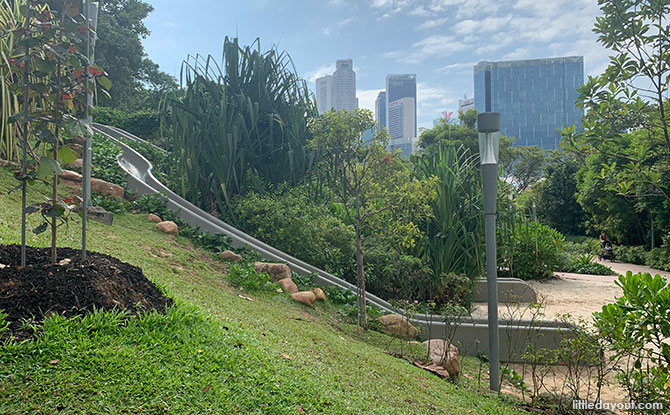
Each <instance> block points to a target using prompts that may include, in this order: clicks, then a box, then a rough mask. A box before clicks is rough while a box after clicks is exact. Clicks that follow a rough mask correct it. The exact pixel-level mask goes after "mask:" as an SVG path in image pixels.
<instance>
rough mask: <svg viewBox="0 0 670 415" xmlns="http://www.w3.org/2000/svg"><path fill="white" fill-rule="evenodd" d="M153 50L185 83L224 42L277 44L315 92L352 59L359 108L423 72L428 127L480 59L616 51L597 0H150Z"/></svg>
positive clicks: (452, 105) (591, 67) (451, 104)
mask: <svg viewBox="0 0 670 415" xmlns="http://www.w3.org/2000/svg"><path fill="white" fill-rule="evenodd" d="M145 1H148V3H150V4H151V5H152V6H153V7H154V11H153V12H152V13H151V14H150V15H149V16H148V17H147V19H146V20H145V23H146V25H147V27H148V28H149V30H150V31H151V34H150V35H149V36H148V37H147V38H146V39H145V40H144V47H145V51H146V53H147V55H148V57H149V58H150V59H152V60H153V61H154V62H156V63H157V64H158V65H159V66H160V68H161V69H162V70H163V71H165V72H167V73H169V74H171V75H174V76H175V77H177V78H179V72H180V68H181V63H182V61H183V60H184V59H186V57H187V56H188V55H189V54H190V55H195V54H201V55H212V56H214V57H215V58H217V60H220V57H221V52H222V49H223V40H224V38H225V36H230V37H234V36H238V37H239V39H240V43H241V44H243V45H247V44H250V43H252V42H253V41H254V40H255V39H256V38H260V40H261V47H262V48H263V49H264V50H265V49H269V48H271V47H272V46H276V47H277V48H278V49H279V50H282V51H286V52H288V54H289V55H290V56H291V58H292V59H293V62H294V64H295V68H296V71H297V72H298V74H299V75H300V76H301V77H302V78H304V79H306V80H307V81H308V85H309V86H310V89H311V90H312V91H313V90H314V81H315V80H316V78H318V77H320V76H323V75H328V74H331V73H332V72H333V71H334V70H335V61H336V60H337V59H353V63H354V71H355V72H356V89H357V92H356V95H357V97H358V99H359V107H361V108H367V109H370V110H372V111H373V112H374V101H375V98H376V97H377V94H378V93H379V91H381V90H383V89H384V87H385V78H386V75H387V74H389V73H413V74H416V76H417V106H418V107H417V113H418V114H417V117H418V120H417V123H418V126H419V127H420V128H421V127H424V128H430V127H432V125H433V120H435V119H437V118H439V117H440V114H441V112H442V111H457V110H458V100H459V99H462V98H463V97H464V96H466V95H467V96H468V97H472V96H473V95H474V85H473V66H474V65H475V64H476V63H477V62H480V61H482V60H488V61H499V60H516V59H538V58H548V57H557V56H583V57H584V72H585V76H588V75H598V74H600V73H602V72H603V71H604V69H605V68H606V66H607V62H608V51H607V50H605V49H604V48H603V47H601V46H600V45H599V44H598V43H597V35H596V34H594V33H593V32H592V28H593V24H594V22H595V18H596V16H597V15H599V13H600V10H599V8H598V4H597V0H545V1H542V0H275V1H270V0H237V1H231V0H190V1H183V0H145Z"/></svg>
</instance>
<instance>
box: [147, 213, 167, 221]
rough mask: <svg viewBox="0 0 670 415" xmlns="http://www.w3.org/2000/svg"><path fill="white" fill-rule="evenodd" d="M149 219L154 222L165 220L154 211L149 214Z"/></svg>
mask: <svg viewBox="0 0 670 415" xmlns="http://www.w3.org/2000/svg"><path fill="white" fill-rule="evenodd" d="M147 219H149V220H150V221H152V222H154V223H160V222H163V220H162V219H161V217H160V216H158V215H154V214H153V213H149V216H147Z"/></svg>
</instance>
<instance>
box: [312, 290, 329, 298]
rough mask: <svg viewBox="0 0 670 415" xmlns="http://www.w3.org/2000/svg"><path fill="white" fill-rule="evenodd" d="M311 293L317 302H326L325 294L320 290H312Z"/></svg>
mask: <svg viewBox="0 0 670 415" xmlns="http://www.w3.org/2000/svg"><path fill="white" fill-rule="evenodd" d="M312 292H313V293H314V296H315V297H316V299H317V300H321V301H326V293H324V292H323V290H322V289H321V288H319V287H317V288H312Z"/></svg>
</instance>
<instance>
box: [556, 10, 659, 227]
mask: <svg viewBox="0 0 670 415" xmlns="http://www.w3.org/2000/svg"><path fill="white" fill-rule="evenodd" d="M598 3H599V5H600V8H601V10H602V13H603V14H602V16H599V17H597V18H596V24H595V26H594V29H593V31H594V32H595V33H597V34H598V35H599V37H598V42H599V43H601V44H602V45H603V46H605V47H606V48H608V49H611V50H612V51H613V53H614V54H613V56H612V57H611V59H610V64H609V66H608V68H607V69H606V71H605V73H603V74H602V75H600V76H596V77H589V78H588V80H587V82H586V84H585V85H584V86H583V87H582V88H580V89H579V98H578V104H579V105H580V106H582V107H583V108H584V109H585V110H586V114H585V116H584V117H583V119H582V127H583V130H577V129H575V128H574V127H568V128H566V129H565V130H564V131H563V141H562V143H561V145H562V146H563V147H564V148H565V149H567V150H568V151H571V152H574V153H576V154H578V156H579V157H580V160H581V161H582V162H583V163H584V164H585V166H586V165H591V166H593V167H594V168H595V169H597V170H598V173H599V176H600V179H601V180H602V184H603V186H604V188H605V189H607V190H611V191H613V192H615V193H616V194H617V195H618V196H619V197H622V198H627V199H629V200H631V201H634V203H635V206H636V210H637V211H640V212H642V211H651V210H650V209H653V213H654V217H655V219H654V220H655V223H656V218H658V219H659V222H658V223H668V220H667V219H664V218H667V217H668V216H669V214H668V212H670V133H669V128H668V124H669V121H670V119H669V116H668V106H669V102H668V97H667V93H668V86H669V85H670V31H669V30H668V26H667V16H668V12H670V3H668V2H667V1H658V0H599V1H598ZM593 159H600V161H601V162H602V163H603V164H602V165H600V166H594V165H593V163H591V162H590V161H589V160H593Z"/></svg>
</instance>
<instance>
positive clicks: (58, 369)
mask: <svg viewBox="0 0 670 415" xmlns="http://www.w3.org/2000/svg"><path fill="white" fill-rule="evenodd" d="M12 181H13V178H12V176H11V174H10V173H9V172H8V171H6V170H4V169H0V191H3V192H4V191H6V189H7V188H8V187H9V186H10V185H12ZM39 186H44V185H43V184H36V187H37V188H36V189H33V188H31V189H30V192H35V193H34V194H38V193H39V191H40V190H41V189H39ZM18 196H19V195H17V194H12V195H9V196H3V197H2V198H0V212H2V213H1V214H0V243H2V244H10V243H15V242H16V241H17V240H18V239H19V233H18V231H17V229H16V226H15V223H16V220H17V218H18V215H19V212H18V209H15V208H14V207H16V206H17V205H18V204H19V203H20V198H19V197H18ZM30 220H31V221H32V220H34V219H32V218H31V219H30ZM90 227H91V228H90V229H91V234H90V241H89V246H90V248H91V250H93V251H98V252H104V253H106V254H109V255H112V256H114V257H117V258H122V259H123V260H124V261H125V262H128V263H130V264H132V265H135V266H139V267H141V268H142V270H143V271H144V273H145V275H147V276H148V277H149V278H150V279H151V280H152V281H153V282H154V283H156V284H157V285H158V287H159V288H160V289H161V290H162V291H163V292H168V293H169V295H170V296H172V297H173V298H177V304H176V306H174V307H173V308H170V309H169V310H168V313H167V314H166V315H158V314H149V315H147V316H145V317H143V318H140V319H127V318H126V317H125V316H123V315H120V314H118V313H102V312H97V313H94V314H91V315H89V316H88V317H84V318H75V319H63V318H62V317H59V316H55V315H54V316H52V317H51V318H50V319H48V320H47V321H46V322H45V324H44V325H43V326H42V325H40V324H39V323H37V322H33V323H31V324H32V326H33V327H34V329H35V333H36V335H37V336H38V340H37V341H36V342H28V343H6V342H5V343H2V345H0V348H1V350H2V352H1V353H0V360H1V362H2V364H0V390H1V391H2V393H1V394H0V412H3V413H5V412H10V413H11V412H16V411H19V412H23V413H25V412H31V411H36V410H38V409H39V410H41V411H47V412H48V411H51V412H56V411H59V413H66V414H67V413H82V412H88V413H91V412H93V413H119V412H124V411H125V412H137V411H142V412H156V411H159V412H167V413H180V414H181V413H185V414H188V413H193V414H195V413H203V412H207V411H214V412H216V411H220V413H230V412H236V411H240V412H244V413H296V412H298V409H297V408H301V409H302V410H304V411H305V412H306V413H362V412H366V413H379V414H383V413H388V414H395V413H398V412H399V411H400V412H402V413H425V412H431V411H432V412H437V413H454V414H457V413H463V412H466V411H467V410H474V411H477V413H482V414H487V413H489V414H499V413H510V414H511V413H524V411H523V410H520V409H517V408H515V406H514V403H513V402H508V401H506V400H504V399H499V398H497V397H494V396H491V395H489V394H487V393H481V392H478V391H476V382H475V384H474V385H473V384H472V383H471V382H470V381H469V380H468V379H467V378H463V380H462V382H463V383H462V384H459V385H456V384H452V383H449V382H445V381H443V380H440V379H438V378H437V377H434V376H433V375H430V374H428V373H424V372H423V371H422V370H420V369H418V368H413V367H411V366H410V365H409V364H408V363H407V362H406V361H404V360H401V359H397V358H394V357H392V356H389V355H388V354H387V353H386V351H385V349H384V347H383V345H386V344H388V342H389V338H388V337H387V336H384V335H381V334H378V333H374V332H368V333H366V334H357V332H356V330H355V326H353V325H350V324H346V323H343V322H342V321H341V320H340V319H339V318H338V317H337V316H338V314H337V313H336V311H335V310H336V309H335V308H334V307H335V306H334V305H331V304H326V305H323V306H320V307H317V308H316V309H314V310H308V309H305V308H303V307H302V306H298V305H296V304H295V303H294V302H293V301H291V300H290V299H288V298H287V297H285V296H282V295H279V294H278V293H276V292H275V291H274V290H259V291H253V292H252V291H244V292H239V291H237V290H235V289H233V288H232V287H230V286H228V285H227V283H226V281H227V279H226V277H225V266H224V265H223V264H222V263H220V262H218V261H217V260H216V259H215V257H214V254H213V253H211V252H210V251H205V250H198V249H195V248H194V247H193V246H192V245H190V244H189V242H188V240H187V239H185V238H183V237H181V236H180V237H177V238H175V237H172V236H168V235H165V234H162V233H160V232H157V231H155V230H154V224H153V223H151V222H148V221H147V219H146V215H145V214H130V213H128V214H122V215H118V216H117V218H116V219H115V223H114V225H113V226H105V225H102V224H98V223H91V224H90ZM29 241H30V244H31V245H35V246H45V245H47V244H48V238H47V236H46V235H30V236H29ZM79 243H80V241H79V234H78V232H66V233H62V234H61V235H60V236H59V244H60V246H77V245H78V244H79ZM240 295H242V296H243V297H247V298H251V300H249V299H246V298H243V297H240ZM194 305H195V306H197V308H198V310H194V309H193V306H194ZM268 310H272V311H271V312H269V311H268ZM2 325H3V324H2V323H1V322H0V327H2ZM464 362H465V363H464V367H465V368H468V369H464V370H472V373H473V376H474V373H475V371H476V366H477V365H476V361H474V360H470V359H465V361H464ZM389 391H393V393H389Z"/></svg>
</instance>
